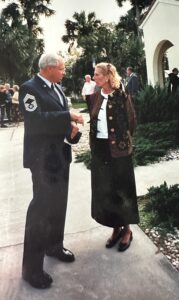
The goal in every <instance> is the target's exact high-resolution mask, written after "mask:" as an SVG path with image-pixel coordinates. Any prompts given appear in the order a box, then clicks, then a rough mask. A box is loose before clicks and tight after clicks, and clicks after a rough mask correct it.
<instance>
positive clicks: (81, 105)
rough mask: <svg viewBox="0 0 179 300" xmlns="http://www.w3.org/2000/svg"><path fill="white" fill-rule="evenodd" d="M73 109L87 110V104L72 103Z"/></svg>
mask: <svg viewBox="0 0 179 300" xmlns="http://www.w3.org/2000/svg"><path fill="white" fill-rule="evenodd" d="M72 107H73V108H76V109H79V108H81V109H83V108H87V106H86V103H85V102H78V103H72Z"/></svg>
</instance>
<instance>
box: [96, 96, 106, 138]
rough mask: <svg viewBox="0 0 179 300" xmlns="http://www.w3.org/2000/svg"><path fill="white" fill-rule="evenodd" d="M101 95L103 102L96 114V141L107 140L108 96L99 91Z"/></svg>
mask: <svg viewBox="0 0 179 300" xmlns="http://www.w3.org/2000/svg"><path fill="white" fill-rule="evenodd" d="M101 95H102V96H103V97H104V100H103V103H102V105H101V108H100V111H99V114H98V122H97V136H96V137H97V138H98V139H108V125H107V114H106V107H107V101H108V94H104V93H103V92H102V90H101Z"/></svg>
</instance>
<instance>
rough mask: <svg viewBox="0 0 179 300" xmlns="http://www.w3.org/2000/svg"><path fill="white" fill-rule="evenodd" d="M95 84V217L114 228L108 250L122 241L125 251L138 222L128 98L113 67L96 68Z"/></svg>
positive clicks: (120, 248)
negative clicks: (133, 226) (96, 87)
mask: <svg viewBox="0 0 179 300" xmlns="http://www.w3.org/2000/svg"><path fill="white" fill-rule="evenodd" d="M94 80H95V82H96V84H97V85H98V86H99V87H101V91H97V92H96V93H95V94H93V95H91V103H92V105H91V107H90V117H91V122H90V147H91V185H92V217H93V218H94V219H95V220H96V221H97V222H98V223H100V224H102V225H105V226H108V227H112V228H113V231H112V235H111V237H110V238H109V239H108V240H107V242H106V247H107V248H111V247H113V246H114V245H115V244H116V243H117V242H118V241H119V244H118V251H125V250H126V249H128V248H129V246H130V244H131V241H132V238H133V235H132V231H131V228H130V225H129V224H137V223H138V222H139V214H138V206H137V196H136V185H135V176H134V168H133V162H132V138H131V132H130V128H131V126H132V125H131V126H130V119H128V114H127V108H126V103H127V97H126V95H125V93H124V91H123V88H122V84H121V82H120V78H119V75H118V73H117V71H116V68H115V66H114V65H112V64H108V63H99V64H97V65H96V67H95V71H94Z"/></svg>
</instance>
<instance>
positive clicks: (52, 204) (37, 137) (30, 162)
mask: <svg viewBox="0 0 179 300" xmlns="http://www.w3.org/2000/svg"><path fill="white" fill-rule="evenodd" d="M39 68H40V72H39V74H38V75H37V76H35V77H34V78H32V79H31V80H29V81H27V82H25V83H24V84H23V85H22V86H21V88H20V93H19V101H20V108H21V110H22V112H23V115H24V126H25V134H24V167H25V168H29V169H30V170H31V173H32V182H33V199H32V201H31V203H30V205H29V208H28V211H27V218H26V227H25V239H24V254H23V269H22V276H23V278H24V279H25V280H26V281H27V282H29V283H30V284H31V285H32V286H33V287H36V288H47V287H49V286H50V285H51V283H52V278H51V276H50V275H49V274H47V273H46V272H45V271H44V270H43V261H44V256H45V254H46V255H48V256H52V257H55V258H57V259H59V260H61V261H65V262H72V261H74V260H75V257H74V254H73V253H72V252H71V251H69V250H67V249H65V248H64V246H63V238H64V225H65V216H66V207H67V195H68V178H69V164H70V162H71V146H70V144H73V143H76V142H78V140H79V138H80V132H79V128H78V127H77V125H76V124H77V123H79V124H83V123H84V121H83V118H82V116H80V115H76V114H74V113H71V112H69V111H68V107H67V103H66V100H67V99H66V97H65V95H64V93H63V91H62V90H61V89H60V87H59V85H58V86H57V85H56V84H55V83H57V82H59V81H61V80H62V78H63V76H64V74H65V65H64V61H63V59H62V57H60V56H58V55H53V54H45V55H42V57H41V58H40V60H39ZM69 143H70V144H69Z"/></svg>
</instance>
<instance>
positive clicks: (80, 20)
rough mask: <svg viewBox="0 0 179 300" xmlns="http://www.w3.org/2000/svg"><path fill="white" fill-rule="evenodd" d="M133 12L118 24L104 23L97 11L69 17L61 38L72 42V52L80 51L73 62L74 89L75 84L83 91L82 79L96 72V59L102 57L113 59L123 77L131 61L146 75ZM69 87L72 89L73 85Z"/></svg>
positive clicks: (71, 74) (76, 88)
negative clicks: (97, 15)
mask: <svg viewBox="0 0 179 300" xmlns="http://www.w3.org/2000/svg"><path fill="white" fill-rule="evenodd" d="M131 14H132V13H130V14H129V16H126V17H123V19H122V21H121V22H120V23H119V24H118V25H117V26H116V25H115V24H113V23H102V22H101V21H100V20H98V19H96V15H95V13H94V12H93V13H90V14H88V15H86V14H85V12H84V11H83V12H81V13H75V14H74V15H73V19H72V20H66V22H65V26H66V34H65V35H64V36H63V37H62V40H63V41H64V42H65V43H67V44H68V45H69V53H70V52H71V51H73V49H74V47H77V48H78V49H79V51H80V53H81V55H80V57H78V59H77V60H76V62H75V63H74V64H73V66H71V73H70V76H71V79H72V81H73V84H71V92H72V90H73V88H72V87H73V86H75V90H76V92H77V93H78V94H80V92H81V88H82V83H83V81H82V80H81V79H82V78H83V77H84V75H85V74H87V73H88V74H91V75H93V72H94V63H98V62H101V61H107V62H111V63H113V64H114V65H115V66H116V67H117V69H118V71H119V74H120V75H122V76H123V77H124V76H125V70H126V67H127V66H129V65H131V66H134V67H135V70H136V71H137V72H138V73H139V74H141V75H142V77H143V78H146V70H145V55H144V50H143V43H142V41H141V39H140V38H138V36H137V29H136V27H135V26H134V23H135V22H134V19H135V16H134V14H133V15H132V18H131ZM128 24H130V26H128ZM126 28H127V30H126ZM134 28H135V30H134ZM69 72H70V70H69ZM79 78H80V79H79ZM80 84H81V85H80ZM68 90H69V92H70V86H69V88H68Z"/></svg>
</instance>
